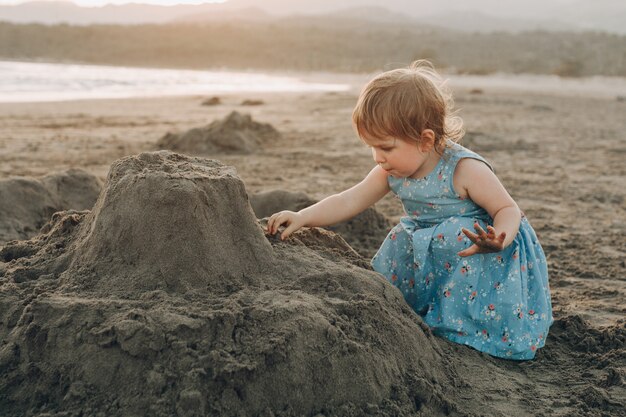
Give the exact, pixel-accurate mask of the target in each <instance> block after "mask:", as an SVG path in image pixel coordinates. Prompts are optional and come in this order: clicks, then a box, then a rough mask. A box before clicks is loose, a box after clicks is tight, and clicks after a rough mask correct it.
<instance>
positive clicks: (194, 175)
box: [66, 151, 271, 294]
mask: <svg viewBox="0 0 626 417" xmlns="http://www.w3.org/2000/svg"><path fill="white" fill-rule="evenodd" d="M73 251H74V254H73V261H72V264H71V267H70V270H69V271H68V272H67V274H66V276H67V280H66V281H67V283H68V284H69V285H76V286H78V287H80V288H82V289H95V290H98V291H104V292H106V293H120V294H128V293H129V292H135V291H140V292H143V291H149V290H157V289H158V290H164V291H175V292H180V293H184V292H186V291H187V290H191V289H203V288H209V289H210V291H211V292H213V293H217V292H224V291H226V292H229V291H233V290H235V289H239V288H240V287H241V286H243V285H245V284H249V280H251V279H253V277H252V273H253V272H255V271H259V270H261V269H263V266H264V265H266V264H268V260H269V258H270V256H271V247H270V244H269V243H268V242H267V240H266V239H265V238H264V236H263V232H262V231H261V228H260V226H259V225H258V224H257V222H256V218H255V217H254V213H253V212H252V210H250V207H249V204H248V200H247V196H246V191H245V188H244V185H243V182H242V181H241V180H240V179H239V178H238V177H237V174H236V172H235V170H234V169H233V168H229V167H226V166H223V165H221V164H220V163H218V162H216V161H211V160H206V159H200V158H188V157H183V156H181V155H178V154H173V153H170V152H167V151H161V152H156V153H144V154H141V155H139V156H136V157H135V156H133V157H127V158H123V159H121V160H119V161H117V162H115V163H114V164H113V165H112V166H111V170H110V172H109V175H108V178H107V185H106V187H105V188H104V190H103V191H102V193H101V195H100V197H99V198H98V201H97V202H96V204H95V206H94V208H93V211H92V213H91V215H90V216H89V217H88V219H87V220H86V222H85V224H84V225H83V226H82V227H81V230H80V232H79V234H78V236H77V238H76V242H75V243H74V247H73ZM218 259H219V260H220V261H219V262H216V260H218ZM242 260H244V261H242Z"/></svg>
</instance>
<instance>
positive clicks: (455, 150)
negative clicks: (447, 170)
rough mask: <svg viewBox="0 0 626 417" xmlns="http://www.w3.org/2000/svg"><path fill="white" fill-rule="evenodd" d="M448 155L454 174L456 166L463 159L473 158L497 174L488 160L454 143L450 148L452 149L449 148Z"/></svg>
mask: <svg viewBox="0 0 626 417" xmlns="http://www.w3.org/2000/svg"><path fill="white" fill-rule="evenodd" d="M448 153H449V161H448V165H449V166H450V167H451V168H452V172H454V170H455V169H456V165H457V164H458V163H459V161H460V160H461V159H463V158H472V159H477V160H479V161H482V162H484V163H485V164H486V165H487V166H488V167H489V169H490V170H492V171H493V172H495V170H494V169H493V167H492V166H491V164H490V163H489V161H487V159H485V158H484V157H483V156H481V155H479V154H477V153H476V152H474V151H471V150H469V149H467V148H466V147H464V146H461V145H459V144H458V143H453V144H452V145H451V146H450V148H448Z"/></svg>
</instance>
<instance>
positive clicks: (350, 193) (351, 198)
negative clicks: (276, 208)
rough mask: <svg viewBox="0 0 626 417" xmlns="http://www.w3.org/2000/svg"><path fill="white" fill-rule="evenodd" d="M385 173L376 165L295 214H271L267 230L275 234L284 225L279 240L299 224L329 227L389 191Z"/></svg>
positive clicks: (285, 212)
mask: <svg viewBox="0 0 626 417" xmlns="http://www.w3.org/2000/svg"><path fill="white" fill-rule="evenodd" d="M388 175H389V174H388V173H387V171H385V170H384V169H382V168H381V167H379V166H378V165H377V166H375V167H374V168H373V169H372V170H371V171H370V173H369V174H367V176H366V177H365V178H364V179H363V181H361V182H360V183H358V184H357V185H355V186H354V187H352V188H349V189H347V190H345V191H343V192H341V193H339V194H334V195H331V196H329V197H326V198H325V199H323V200H322V201H320V202H318V203H315V204H313V205H312V206H310V207H307V208H305V209H302V210H300V211H299V212H297V213H296V212H293V211H288V210H285V211H281V212H279V213H274V214H272V216H271V217H270V219H269V220H268V222H267V231H268V232H269V233H270V234H274V233H276V232H277V231H278V227H279V226H281V225H283V224H286V225H287V228H286V229H285V230H284V231H283V232H282V233H281V235H280V238H281V239H286V238H287V237H288V236H289V235H290V234H292V233H293V232H295V231H296V230H298V229H299V228H301V227H302V226H330V225H332V224H336V223H340V222H342V221H344V220H348V219H351V218H352V217H354V216H356V215H357V214H359V213H361V212H362V211H363V210H365V209H366V208H368V207H370V206H371V205H373V204H374V203H375V202H377V201H378V200H380V199H381V198H383V197H384V196H385V194H387V193H388V192H389V184H388V183H387V176H388Z"/></svg>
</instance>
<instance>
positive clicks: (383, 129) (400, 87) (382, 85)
mask: <svg viewBox="0 0 626 417" xmlns="http://www.w3.org/2000/svg"><path fill="white" fill-rule="evenodd" d="M453 107H454V102H453V100H452V94H451V92H450V91H449V89H448V88H447V86H446V85H445V81H444V80H442V78H441V76H440V75H439V74H438V73H437V71H436V70H435V68H434V67H433V65H432V64H431V63H430V62H429V61H426V60H418V61H415V62H413V63H412V64H411V65H410V66H409V67H408V68H399V69H394V70H391V71H386V72H383V73H382V74H379V75H377V76H376V77H374V79H372V80H371V81H370V82H368V83H367V84H366V85H365V87H363V90H362V91H361V94H360V95H359V99H358V101H357V104H356V107H355V108H354V111H353V112H352V122H353V123H354V126H355V128H356V131H357V133H358V135H359V137H361V139H363V138H364V136H369V137H372V138H377V139H380V138H383V137H386V136H391V137H394V138H399V139H404V140H409V141H416V142H418V143H419V142H420V137H421V133H422V131H424V129H431V130H432V131H433V132H435V144H434V145H435V146H434V147H435V150H436V151H437V152H439V153H441V152H443V150H444V148H445V147H446V142H447V140H452V141H453V142H457V141H459V140H460V139H461V138H462V137H463V134H464V133H465V132H464V130H463V120H462V119H461V118H460V117H458V116H457V115H456V114H455V113H454V111H453Z"/></svg>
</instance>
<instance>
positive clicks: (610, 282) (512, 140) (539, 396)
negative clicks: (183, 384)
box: [0, 76, 626, 416]
mask: <svg viewBox="0 0 626 417" xmlns="http://www.w3.org/2000/svg"><path fill="white" fill-rule="evenodd" d="M362 79H363V77H360V76H358V77H357V76H355V77H354V85H355V88H354V89H353V90H352V91H350V92H348V93H315V94H310V93H307V94H297V93H292V94H233V95H222V96H221V98H222V100H221V102H222V104H220V105H215V106H202V105H201V103H202V101H203V100H205V99H206V98H207V97H204V96H195V97H170V98H159V99H126V100H92V101H73V102H59V103H39V104H38V103H32V104H25V103H21V104H9V103H2V104H0V132H1V133H0V180H3V179H7V178H9V177H11V176H33V177H40V176H44V175H46V174H49V173H52V172H57V171H62V170H66V169H69V168H81V169H83V170H85V171H87V172H89V173H91V174H94V175H95V176H96V177H98V178H99V179H100V180H101V181H102V182H104V181H105V179H106V175H107V172H108V170H109V167H110V165H111V163H112V162H113V161H115V160H117V159H118V158H121V157H123V156H127V155H133V154H137V153H140V152H144V151H153V150H157V146H156V143H157V142H158V141H159V139H160V138H161V137H162V136H163V135H164V134H166V133H167V132H182V131H186V130H188V129H191V128H194V127H200V126H205V125H207V124H208V123H210V122H211V121H213V120H215V119H217V118H223V117H224V116H226V115H227V114H229V113H230V112H231V111H233V110H237V111H239V112H245V113H250V114H251V115H252V117H253V118H254V119H255V120H257V121H260V122H264V123H270V124H272V125H273V126H274V127H275V128H276V129H277V130H278V131H280V132H281V136H280V137H279V138H277V139H275V140H274V141H272V142H269V143H266V144H265V145H264V147H263V148H262V149H261V150H260V151H256V152H254V153H252V154H247V155H225V154H219V155H215V159H219V160H220V161H221V162H222V163H224V164H226V165H230V166H234V167H235V168H236V170H237V172H238V174H239V176H240V178H241V179H242V180H243V182H244V184H245V187H246V190H247V192H248V193H258V192H263V191H268V190H273V189H282V190H287V191H293V192H305V193H307V194H308V196H309V197H311V198H313V199H321V198H323V197H324V196H326V195H328V194H330V193H334V192H337V191H340V190H343V189H345V188H347V187H349V186H351V185H353V184H355V183H357V182H358V181H360V179H362V178H363V176H364V175H365V174H366V173H367V172H368V171H369V170H370V169H371V167H372V161H371V156H370V154H369V150H368V149H367V148H366V147H365V146H364V145H362V144H361V143H360V142H359V141H358V139H357V138H356V136H355V134H354V132H353V130H352V127H351V124H350V115H351V111H352V107H353V105H354V103H355V101H356V94H357V89H358V85H359V83H360V81H362ZM245 99H259V100H262V101H263V102H264V104H263V105H259V106H242V105H241V104H240V103H241V102H242V101H243V100H245ZM456 103H457V106H458V107H459V108H460V115H461V116H462V117H463V119H464V120H465V127H466V130H467V135H466V138H465V140H464V141H463V142H462V143H463V144H464V145H466V146H468V147H469V148H471V149H473V150H475V151H477V152H479V153H481V154H482V155H484V156H485V157H486V158H487V159H489V160H490V161H491V162H492V164H493V166H494V167H495V170H496V173H497V175H498V176H499V178H500V179H501V181H502V182H503V183H504V185H505V186H506V187H507V189H508V190H509V192H510V193H511V195H512V196H513V198H514V199H515V200H516V201H517V202H518V204H519V206H520V208H521V209H522V210H523V211H524V212H525V214H526V215H527V217H528V218H529V220H530V222H531V224H532V225H533V226H534V228H535V230H536V231H537V234H538V236H539V239H540V241H541V242H542V245H543V247H544V249H545V252H546V254H547V257H548V261H549V271H550V285H551V290H552V296H553V307H554V316H555V319H556V321H555V324H554V326H553V328H552V330H551V333H550V335H549V337H548V340H547V343H546V347H545V348H544V349H542V350H541V351H540V352H539V353H538V355H537V358H536V359H535V360H534V361H531V362H527V363H521V364H520V363H514V362H506V361H501V360H496V359H493V358H489V357H485V355H481V354H478V353H475V352H473V351H471V353H469V354H467V356H466V359H465V360H464V361H456V362H455V366H457V372H460V373H462V375H463V377H464V379H465V381H468V382H469V383H470V384H472V385H474V387H475V388H479V389H482V390H483V391H482V392H483V394H484V395H483V396H482V397H481V398H476V397H473V398H467V402H468V407H467V408H466V409H465V410H474V411H473V412H475V413H476V414H475V415H481V414H480V413H481V411H479V410H480V406H481V403H487V404H489V407H490V409H491V410H492V411H494V410H495V411H494V412H496V411H497V412H500V413H502V415H520V416H521V415H546V416H548V415H550V416H570V415H580V416H583V415H591V416H608V415H626V413H625V412H624V408H623V406H624V404H625V403H626V388H625V383H624V380H625V379H626V348H625V346H624V343H626V320H625V319H624V317H625V316H626V304H625V303H624V298H625V297H626V275H625V274H624V270H625V268H626V263H625V260H624V259H626V257H625V255H626V237H625V236H626V202H625V200H624V195H625V194H626V191H625V190H626V183H625V180H624V178H625V174H626V168H625V167H626V165H625V164H624V159H625V156H626V133H625V132H626V118H624V117H623V115H624V114H625V113H626V103H625V102H623V101H618V100H617V99H616V97H603V98H598V97H584V96H569V95H555V94H553V95H541V94H536V93H533V94H524V93H520V92H518V91H515V92H513V91H503V90H502V88H498V89H497V90H496V89H494V90H490V89H488V88H482V89H481V90H480V91H473V92H472V91H471V88H469V87H463V88H459V89H458V90H457V91H456ZM376 208H377V209H378V210H379V211H380V212H381V213H383V214H384V215H386V216H388V217H389V218H390V219H392V220H393V221H397V220H398V219H399V217H400V216H401V215H402V211H401V206H400V204H399V202H398V201H397V200H395V199H394V198H392V197H390V196H388V197H386V198H385V199H383V200H382V201H381V202H379V203H378V204H377V205H376ZM440 344H441V346H442V349H443V351H444V354H445V353H446V352H448V353H450V354H451V355H457V354H458V353H459V352H464V349H467V348H465V347H459V346H455V345H452V344H450V343H445V342H441V343H440ZM468 351H469V350H468ZM457 356H458V355H457ZM457 356H454V357H457ZM512 405H515V407H517V408H516V409H515V410H511V407H512ZM466 413H468V411H466ZM461 414H462V413H461ZM466 415H469V414H466ZM487 415H489V413H487Z"/></svg>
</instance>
